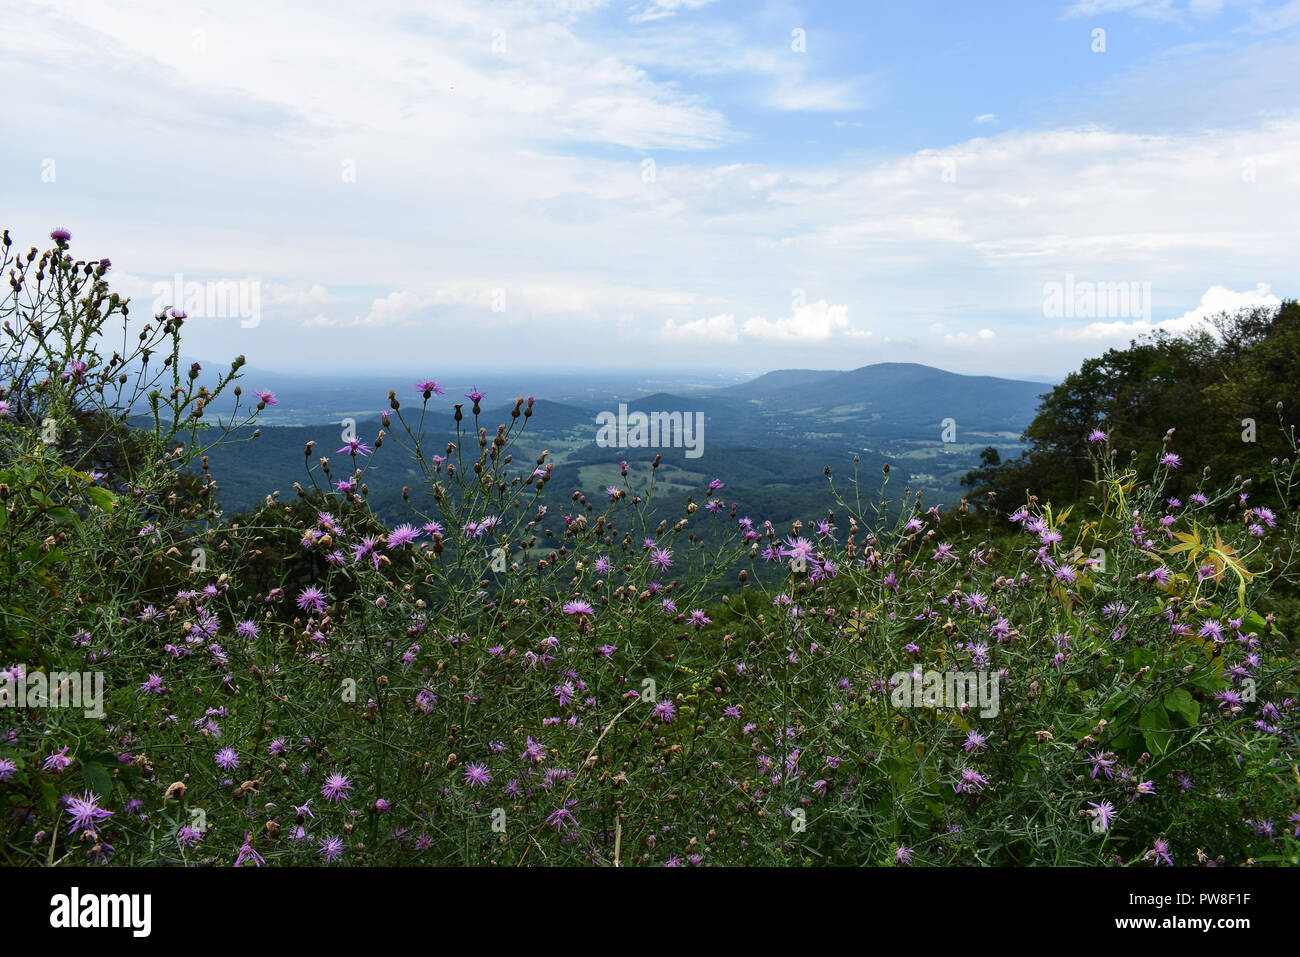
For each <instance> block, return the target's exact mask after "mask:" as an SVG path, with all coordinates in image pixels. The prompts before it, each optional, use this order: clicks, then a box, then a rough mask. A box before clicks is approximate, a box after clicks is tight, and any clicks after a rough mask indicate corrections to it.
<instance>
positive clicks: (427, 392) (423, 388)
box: [415, 379, 445, 399]
mask: <svg viewBox="0 0 1300 957" xmlns="http://www.w3.org/2000/svg"><path fill="white" fill-rule="evenodd" d="M415 391H416V392H422V393H424V397H425V398H426V399H429V398H432V397H433V396H435V395H442V394H443V392H444V391H445V390H444V389H443V387H442V386H440V385H438V383H436V382H434V381H433V380H432V379H425V380H424V381H423V382H417V383H415Z"/></svg>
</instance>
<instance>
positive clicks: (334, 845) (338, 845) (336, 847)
mask: <svg viewBox="0 0 1300 957" xmlns="http://www.w3.org/2000/svg"><path fill="white" fill-rule="evenodd" d="M319 843H320V850H319V852H318V853H319V854H320V856H321V857H323V858H325V861H326V863H328V862H330V861H337V860H338V859H339V858H340V857H342V856H343V838H341V837H326V838H322V839H321V840H320V842H319Z"/></svg>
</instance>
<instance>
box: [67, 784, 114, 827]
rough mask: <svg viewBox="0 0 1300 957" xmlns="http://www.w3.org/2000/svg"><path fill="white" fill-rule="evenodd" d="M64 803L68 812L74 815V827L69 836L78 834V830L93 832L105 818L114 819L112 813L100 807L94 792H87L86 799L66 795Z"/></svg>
mask: <svg viewBox="0 0 1300 957" xmlns="http://www.w3.org/2000/svg"><path fill="white" fill-rule="evenodd" d="M63 803H64V804H66V805H67V806H68V807H67V811H68V813H69V814H71V815H72V827H71V828H69V829H68V833H69V834H74V833H76V831H77V829H78V828H83V827H84V828H85V829H86V830H88V831H93V830H94V829H95V825H96V824H98V823H99V822H100V821H102V820H104V818H107V817H112V816H113V812H112V811H106V810H104V809H103V808H102V807H99V797H98V796H97V795H96V794H95V793H94V792H93V791H87V792H86V793H85V796H84V797H73V796H72V795H71V794H66V795H64V797H63Z"/></svg>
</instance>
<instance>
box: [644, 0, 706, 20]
mask: <svg viewBox="0 0 1300 957" xmlns="http://www.w3.org/2000/svg"><path fill="white" fill-rule="evenodd" d="M713 2H714V0H650V2H649V3H647V4H646V5H645V6H644V7H643V8H642V9H641V10H640V11H638V12H637V13H634V14H632V15H631V16H629V17H628V18H627V19H628V22H629V23H649V22H650V21H652V20H662V19H663V18H664V17H671V16H674V15H676V13H677V11H678V10H698V9H699V8H700V7H706V6H708V5H709V4H711V3H713Z"/></svg>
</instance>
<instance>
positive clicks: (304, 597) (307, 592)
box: [298, 585, 325, 615]
mask: <svg viewBox="0 0 1300 957" xmlns="http://www.w3.org/2000/svg"><path fill="white" fill-rule="evenodd" d="M298 607H299V608H301V609H302V610H303V611H306V610H307V609H308V608H310V609H311V610H313V611H314V612H316V614H318V615H323V614H324V613H325V593H324V592H323V591H321V590H320V589H319V588H317V587H316V586H315V585H311V586H309V587H307V588H304V589H303V590H302V591H300V592H299V593H298Z"/></svg>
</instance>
